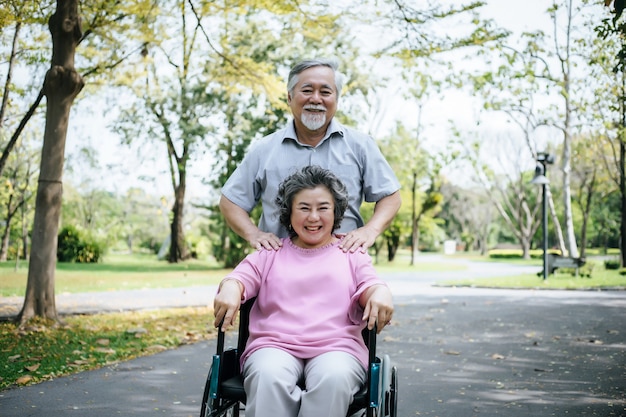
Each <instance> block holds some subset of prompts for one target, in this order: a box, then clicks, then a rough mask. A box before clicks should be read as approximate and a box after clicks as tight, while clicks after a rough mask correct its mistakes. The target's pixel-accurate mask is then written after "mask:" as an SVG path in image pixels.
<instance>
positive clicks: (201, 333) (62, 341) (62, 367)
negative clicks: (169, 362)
mask: <svg viewBox="0 0 626 417" xmlns="http://www.w3.org/2000/svg"><path fill="white" fill-rule="evenodd" d="M212 314H213V312H212V310H210V309H208V308H180V309H167V310H158V311H157V310H155V311H133V312H126V313H111V314H96V315H90V316H68V317H65V318H64V319H63V320H64V321H65V324H64V325H62V326H59V325H57V326H53V325H52V323H50V322H46V321H42V320H33V321H31V322H30V323H29V325H28V326H26V327H25V328H21V329H20V328H18V327H17V324H15V323H0V346H1V348H0V375H1V376H0V390H2V389H7V388H9V387H13V386H19V385H29V384H34V383H38V382H42V381H45V380H49V379H53V378H57V377H59V376H63V375H69V374H73V373H77V372H81V371H85V370H89V369H96V368H100V367H103V366H106V365H110V364H113V363H116V362H121V361H126V360H129V359H133V358H136V357H139V356H145V355H151V354H154V353H157V352H161V351H163V350H166V349H173V348H176V347H178V346H181V345H184V344H188V343H194V342H197V341H200V340H205V339H209V338H212V337H214V335H215V329H214V328H213V326H212Z"/></svg>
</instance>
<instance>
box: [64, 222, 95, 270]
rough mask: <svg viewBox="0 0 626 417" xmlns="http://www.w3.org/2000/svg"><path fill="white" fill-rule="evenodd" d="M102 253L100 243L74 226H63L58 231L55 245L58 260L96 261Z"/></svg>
mask: <svg viewBox="0 0 626 417" xmlns="http://www.w3.org/2000/svg"><path fill="white" fill-rule="evenodd" d="M102 253H103V247H102V245H100V244H99V243H98V242H96V241H95V240H93V239H91V238H89V237H87V236H85V235H84V234H83V233H81V232H80V231H79V230H78V229H77V228H76V227H74V226H71V225H68V226H65V227H64V228H63V229H61V231H60V232H59V242H58V247H57V260H58V261H59V262H78V263H98V262H99V261H100V258H101V256H102Z"/></svg>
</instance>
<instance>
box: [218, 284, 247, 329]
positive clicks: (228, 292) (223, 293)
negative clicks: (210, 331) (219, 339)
mask: <svg viewBox="0 0 626 417" xmlns="http://www.w3.org/2000/svg"><path fill="white" fill-rule="evenodd" d="M242 294H243V285H242V284H241V283H240V282H239V281H237V280H235V279H225V280H223V281H222V283H221V284H220V287H219V290H218V292H217V295H216V296H215V299H214V300H213V314H215V322H214V326H215V327H219V326H220V323H222V320H223V321H224V322H223V323H222V327H221V328H220V331H223V332H225V331H226V329H228V328H229V327H231V326H234V325H235V320H236V318H237V312H238V311H239V307H240V306H241V296H242Z"/></svg>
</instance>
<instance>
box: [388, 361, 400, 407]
mask: <svg viewBox="0 0 626 417" xmlns="http://www.w3.org/2000/svg"><path fill="white" fill-rule="evenodd" d="M389 388H390V389H389V416H390V417H397V415H398V370H397V369H396V367H395V366H394V367H393V368H391V385H390V387H389Z"/></svg>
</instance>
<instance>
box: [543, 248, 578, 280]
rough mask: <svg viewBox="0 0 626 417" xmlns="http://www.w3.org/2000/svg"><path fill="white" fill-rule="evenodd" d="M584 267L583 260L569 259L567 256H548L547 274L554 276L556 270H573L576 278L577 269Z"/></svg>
mask: <svg viewBox="0 0 626 417" xmlns="http://www.w3.org/2000/svg"><path fill="white" fill-rule="evenodd" d="M583 265H585V258H569V257H567V256H561V255H555V254H553V253H549V254H548V273H549V274H554V271H556V270H557V268H573V269H575V270H576V276H578V268H580V267H581V266H583Z"/></svg>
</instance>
